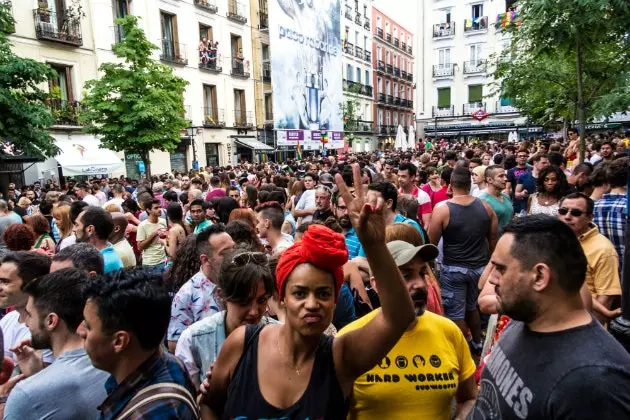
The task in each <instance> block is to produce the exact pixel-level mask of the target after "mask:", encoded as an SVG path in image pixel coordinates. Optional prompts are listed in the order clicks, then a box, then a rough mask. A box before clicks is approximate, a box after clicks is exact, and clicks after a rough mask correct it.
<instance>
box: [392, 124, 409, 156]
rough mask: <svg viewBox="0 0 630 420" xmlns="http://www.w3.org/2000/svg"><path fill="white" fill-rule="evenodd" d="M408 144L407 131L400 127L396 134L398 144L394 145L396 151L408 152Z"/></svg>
mask: <svg viewBox="0 0 630 420" xmlns="http://www.w3.org/2000/svg"><path fill="white" fill-rule="evenodd" d="M406 146H407V142H406V141H405V131H404V130H403V128H402V125H400V124H399V125H398V132H397V133H396V142H395V143H394V147H395V148H396V149H403V150H407V147H406Z"/></svg>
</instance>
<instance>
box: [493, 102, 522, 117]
mask: <svg viewBox="0 0 630 420" xmlns="http://www.w3.org/2000/svg"><path fill="white" fill-rule="evenodd" d="M495 109H496V113H497V114H518V113H519V112H520V111H519V109H518V108H517V107H515V106H512V105H502V104H501V101H499V102H497V105H496V108H495Z"/></svg>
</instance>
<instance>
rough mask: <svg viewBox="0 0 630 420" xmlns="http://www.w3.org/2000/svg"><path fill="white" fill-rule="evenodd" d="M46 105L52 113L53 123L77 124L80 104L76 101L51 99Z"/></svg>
mask: <svg viewBox="0 0 630 420" xmlns="http://www.w3.org/2000/svg"><path fill="white" fill-rule="evenodd" d="M48 106H49V107H50V111H51V113H52V116H53V119H54V121H55V122H54V123H53V125H67V126H78V125H79V121H78V114H79V110H80V108H81V104H80V103H79V102H77V101H65V100H63V99H51V100H50V101H49V104H48Z"/></svg>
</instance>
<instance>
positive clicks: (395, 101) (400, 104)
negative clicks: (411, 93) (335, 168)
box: [394, 96, 402, 106]
mask: <svg viewBox="0 0 630 420" xmlns="http://www.w3.org/2000/svg"><path fill="white" fill-rule="evenodd" d="M394 106H402V100H401V99H400V98H399V97H398V96H397V97H395V98H394Z"/></svg>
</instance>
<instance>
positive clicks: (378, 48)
mask: <svg viewBox="0 0 630 420" xmlns="http://www.w3.org/2000/svg"><path fill="white" fill-rule="evenodd" d="M381 52H382V51H381V47H379V46H378V45H377V46H376V59H377V60H382V59H383V55H382V54H381Z"/></svg>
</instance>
